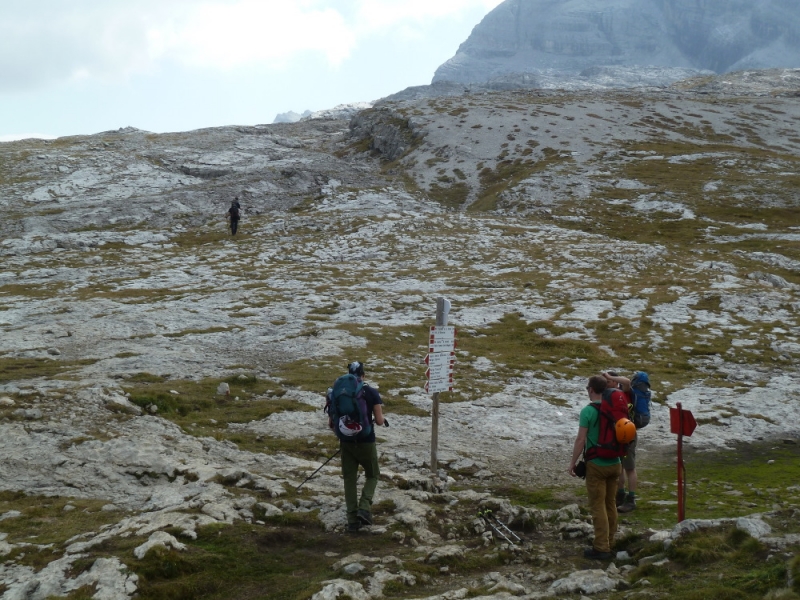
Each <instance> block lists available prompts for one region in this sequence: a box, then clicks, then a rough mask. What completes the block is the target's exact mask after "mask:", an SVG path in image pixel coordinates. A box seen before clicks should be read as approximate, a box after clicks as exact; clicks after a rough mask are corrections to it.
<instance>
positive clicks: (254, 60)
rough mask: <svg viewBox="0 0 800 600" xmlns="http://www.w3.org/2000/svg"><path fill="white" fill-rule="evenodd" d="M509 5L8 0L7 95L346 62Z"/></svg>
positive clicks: (437, 0)
mask: <svg viewBox="0 0 800 600" xmlns="http://www.w3.org/2000/svg"><path fill="white" fill-rule="evenodd" d="M501 1H502V0H290V1H287V0H170V1H169V2H163V1H159V0H136V2H130V1H129V0H70V1H69V2H65V1H64V0H24V1H23V0H2V1H0V92H2V91H13V90H23V89H32V88H36V87H41V86H42V85H46V84H48V83H52V82H54V81H58V80H61V81H64V80H86V79H100V80H108V79H115V80H120V79H125V78H127V77H129V76H130V75H132V74H135V73H141V72H147V71H150V70H153V69H156V68H159V67H160V66H161V65H162V64H163V63H164V61H172V62H175V63H178V64H183V65H185V66H191V67H200V68H204V69H218V70H226V69H230V68H237V67H242V66H249V65H259V66H260V67H262V68H264V67H266V68H271V69H286V68H289V67H291V66H292V61H293V60H294V59H297V58H299V57H308V56H309V55H312V56H313V55H318V56H319V59H320V60H321V61H324V62H325V63H327V64H328V65H329V66H332V67H337V66H339V65H340V64H341V63H342V62H343V61H345V60H346V59H347V58H348V57H350V56H351V54H352V53H353V51H354V49H355V48H356V47H357V46H358V45H359V43H361V42H362V41H363V40H365V39H367V38H373V39H374V36H376V35H386V36H388V37H392V36H394V37H400V38H402V39H414V38H415V37H416V38H418V37H420V36H422V35H424V34H425V32H426V31H430V26H431V24H432V23H433V22H435V21H436V20H441V19H451V18H453V19H454V18H457V17H458V16H459V15H462V14H465V13H466V12H468V11H475V10H476V8H478V9H482V10H485V11H486V12H488V11H489V10H491V9H492V8H494V7H495V6H497V5H498V4H500V2H501ZM428 35H429V34H428ZM376 50H377V49H376Z"/></svg>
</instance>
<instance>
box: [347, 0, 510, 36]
mask: <svg viewBox="0 0 800 600" xmlns="http://www.w3.org/2000/svg"><path fill="white" fill-rule="evenodd" d="M502 1H503V0H404V1H400V2H398V1H396V0H359V2H358V4H359V9H358V13H359V19H360V20H361V21H362V22H363V23H364V24H366V25H367V26H369V27H371V28H384V29H385V28H390V27H394V26H396V25H398V24H399V23H404V22H409V21H411V22H425V21H428V20H430V19H441V18H446V17H455V16H457V15H458V14H460V13H463V12H465V11H467V10H470V9H474V8H475V7H482V8H483V9H485V10H486V12H489V11H490V10H492V9H493V8H495V7H496V6H497V5H498V4H500V3H501V2H502Z"/></svg>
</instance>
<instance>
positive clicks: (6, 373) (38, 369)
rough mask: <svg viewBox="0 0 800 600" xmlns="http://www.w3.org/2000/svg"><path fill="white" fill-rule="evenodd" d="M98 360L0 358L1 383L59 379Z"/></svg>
mask: <svg viewBox="0 0 800 600" xmlns="http://www.w3.org/2000/svg"><path fill="white" fill-rule="evenodd" d="M96 362H97V360H96V359H91V358H87V359H83V360H53V359H49V358H7V357H0V383H6V382H9V381H22V380H25V379H35V378H37V377H45V378H48V379H57V378H58V377H57V376H58V375H68V374H70V373H74V372H75V371H77V370H78V369H80V367H82V366H86V365H93V364H94V363H96Z"/></svg>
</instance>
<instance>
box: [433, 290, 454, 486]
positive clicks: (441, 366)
mask: <svg viewBox="0 0 800 600" xmlns="http://www.w3.org/2000/svg"><path fill="white" fill-rule="evenodd" d="M450 306H451V305H450V301H449V300H446V299H445V298H438V299H437V300H436V325H435V326H433V327H431V330H430V338H429V340H428V356H426V357H425V364H426V365H428V368H427V370H426V371H425V377H426V378H427V381H426V382H425V391H426V392H428V393H429V394H433V397H432V398H431V400H432V406H431V472H433V474H434V475H436V472H437V471H438V468H439V458H438V455H437V452H438V446H439V393H440V392H449V391H452V390H453V364H454V363H455V360H456V354H455V347H456V330H455V327H448V326H447V316H448V314H449V313H450Z"/></svg>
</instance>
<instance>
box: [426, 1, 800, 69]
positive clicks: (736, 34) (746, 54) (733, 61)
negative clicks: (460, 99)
mask: <svg viewBox="0 0 800 600" xmlns="http://www.w3.org/2000/svg"><path fill="white" fill-rule="evenodd" d="M796 66H800V4H798V3H797V2H796V1H795V0H566V1H564V0H506V1H505V2H503V3H502V4H500V5H499V6H498V7H497V8H495V9H494V10H493V11H492V12H490V13H489V14H488V15H487V16H486V17H485V18H484V19H483V21H482V22H481V23H480V24H478V25H477V26H476V27H475V28H474V29H473V31H472V34H471V35H470V37H469V38H468V39H467V40H466V41H465V42H464V43H463V44H461V46H460V47H459V49H458V51H457V53H456V55H455V56H454V57H453V58H451V59H450V60H448V61H447V62H445V63H444V64H443V65H441V66H440V67H439V68H438V69H437V70H436V73H435V75H434V77H433V82H434V83H436V82H441V81H452V82H459V83H485V82H487V81H491V80H493V79H496V78H498V77H504V76H505V77H507V76H508V75H509V74H518V73H532V74H538V75H542V76H544V77H550V78H552V77H553V75H554V74H560V75H563V76H575V75H579V74H581V73H584V72H585V71H587V70H590V69H592V68H597V67H617V68H628V67H651V68H652V67H667V68H681V69H696V70H698V71H713V72H716V73H727V72H731V71H736V70H743V69H763V68H774V67H796Z"/></svg>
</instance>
